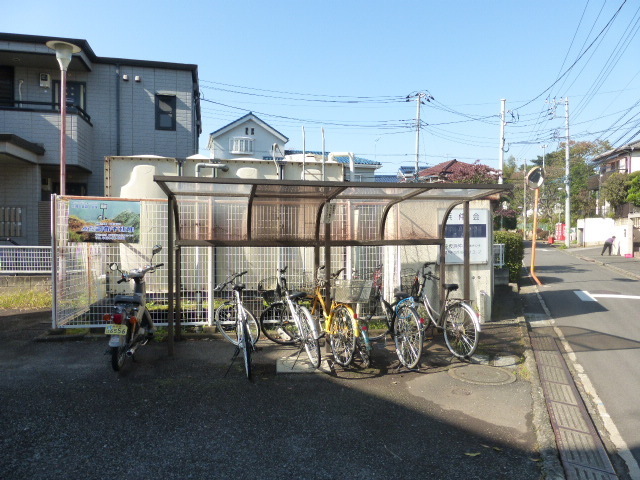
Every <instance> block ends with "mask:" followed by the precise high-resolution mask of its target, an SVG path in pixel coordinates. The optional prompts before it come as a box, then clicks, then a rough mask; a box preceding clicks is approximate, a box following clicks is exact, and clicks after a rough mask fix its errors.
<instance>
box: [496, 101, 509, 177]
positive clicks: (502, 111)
mask: <svg viewBox="0 0 640 480" xmlns="http://www.w3.org/2000/svg"><path fill="white" fill-rule="evenodd" d="M500 104H501V107H500V157H499V159H498V170H499V171H500V176H499V177H498V183H502V169H503V168H504V126H505V125H506V122H505V121H504V116H505V113H506V110H505V108H506V104H507V100H506V99H505V98H503V99H502V100H500Z"/></svg>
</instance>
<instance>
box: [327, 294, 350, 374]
mask: <svg viewBox="0 0 640 480" xmlns="http://www.w3.org/2000/svg"><path fill="white" fill-rule="evenodd" d="M329 342H330V344H331V352H332V353H333V359H334V360H335V361H336V363H337V364H338V365H342V366H343V367H346V366H348V365H349V364H350V363H351V360H352V359H353V352H354V351H355V349H356V332H355V328H354V319H353V316H352V315H351V312H350V311H349V310H348V309H347V308H346V307H338V308H336V309H335V311H334V312H333V318H332V321H331V331H330V332H329Z"/></svg>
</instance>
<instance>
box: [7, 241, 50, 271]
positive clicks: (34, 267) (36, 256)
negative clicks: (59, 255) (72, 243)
mask: <svg viewBox="0 0 640 480" xmlns="http://www.w3.org/2000/svg"><path fill="white" fill-rule="evenodd" d="M51 259H52V256H51V247H24V246H0V275H23V274H24V275H28V274H51Z"/></svg>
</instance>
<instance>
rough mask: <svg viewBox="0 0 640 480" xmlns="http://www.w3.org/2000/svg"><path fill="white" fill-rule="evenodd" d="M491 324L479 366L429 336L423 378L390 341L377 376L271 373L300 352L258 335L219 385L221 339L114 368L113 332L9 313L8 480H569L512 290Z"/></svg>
mask: <svg viewBox="0 0 640 480" xmlns="http://www.w3.org/2000/svg"><path fill="white" fill-rule="evenodd" d="M495 314H496V319H497V320H496V321H494V322H490V323H486V324H485V325H484V327H483V332H482V337H481V344H480V347H479V350H478V355H477V356H476V357H474V360H473V362H469V363H461V362H459V361H456V360H454V359H453V358H452V357H451V356H450V355H449V354H447V352H446V349H445V347H444V345H443V341H442V337H441V336H436V338H434V339H433V340H430V341H429V342H427V344H426V350H425V353H424V354H423V361H422V363H421V365H420V368H419V369H417V370H415V371H407V370H405V369H403V368H401V367H400V366H399V364H398V361H397V358H396V357H395V352H394V351H393V349H392V348H391V345H390V344H389V342H387V344H386V345H385V344H383V343H380V344H377V345H376V347H375V350H374V355H373V362H374V363H373V365H372V367H370V368H366V369H364V368H358V367H354V368H351V369H342V368H339V367H336V366H332V365H331V362H330V361H329V362H326V363H325V370H324V371H317V372H315V373H293V372H294V371H298V370H299V369H297V368H296V369H294V370H293V371H290V372H287V369H286V368H284V369H283V368H277V366H278V365H279V366H280V367H282V366H283V365H287V364H291V363H292V362H291V358H294V357H295V354H296V351H295V350H294V349H292V348H287V347H281V346H277V345H275V344H272V343H270V342H269V341H267V340H261V341H260V342H259V343H258V346H259V347H260V350H259V351H258V352H257V354H256V355H254V360H255V368H256V372H257V374H256V375H255V377H256V378H255V380H254V381H253V382H249V381H247V380H246V379H245V378H244V375H243V369H242V366H241V364H240V362H239V361H236V362H235V364H233V365H232V366H231V368H230V370H229V372H228V373H227V374H226V376H225V372H226V370H227V369H228V367H229V362H230V359H231V357H232V353H233V347H232V346H231V345H229V344H227V343H225V342H224V340H222V339H220V338H215V337H214V338H210V337H205V336H193V337H188V338H187V339H186V340H184V341H181V342H177V343H176V348H175V354H174V355H173V356H168V349H167V346H166V344H164V343H152V344H149V345H147V346H145V347H143V348H141V349H140V350H139V351H138V353H137V354H136V362H135V363H130V364H128V365H126V368H125V369H124V371H123V372H122V373H115V372H113V371H112V370H111V368H110V365H109V357H108V356H106V355H104V352H105V351H106V349H107V340H106V338H105V337H104V336H102V335H75V336H72V337H71V338H73V339H75V341H68V340H67V341H61V337H60V336H52V335H48V334H47V331H48V328H49V326H50V321H51V315H50V312H29V313H19V312H6V311H5V312H3V313H0V370H1V371H2V372H3V373H2V376H1V377H0V402H1V404H2V408H1V409H0V432H2V433H1V437H0V438H1V442H0V446H1V447H2V456H1V457H0V478H2V479H4V480H9V479H24V478H29V479H58V478H60V479H62V478H64V479H68V478H83V479H101V478H127V479H138V478H140V479H143V478H145V479H146V478H152V477H155V478H163V479H164V478H166V479H173V478H175V479H183V478H203V479H204V478H225V479H226V478H233V477H238V478H249V477H253V478H258V479H271V478H273V479H281V478H299V479H335V478H351V479H360V478H362V479H377V478H380V479H396V478H397V479H406V478H413V477H416V476H419V477H420V478H437V479H447V478H452V479H453V478H455V479H459V478H466V479H488V478H491V479H514V478H518V479H538V478H545V476H546V478H562V469H561V468H560V467H559V463H558V456H557V451H556V450H555V441H554V439H553V433H552V432H551V430H550V428H549V421H548V417H546V409H545V407H544V401H543V399H542V397H541V389H540V386H539V383H538V380H537V372H536V366H535V362H533V357H532V355H531V350H530V348H529V343H528V336H527V330H526V324H525V323H524V319H523V317H522V311H521V302H520V297H519V295H518V293H517V291H516V289H515V288H503V290H501V291H500V292H499V293H498V295H497V297H496V307H495ZM65 338H68V336H65ZM323 352H324V350H323ZM292 355H293V356H294V357H292ZM287 357H289V359H290V360H289V362H288V363H287V362H283V359H284V358H287ZM327 357H328V358H330V357H329V356H327ZM302 370H304V369H302Z"/></svg>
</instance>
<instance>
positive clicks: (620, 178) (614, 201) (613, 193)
mask: <svg viewBox="0 0 640 480" xmlns="http://www.w3.org/2000/svg"><path fill="white" fill-rule="evenodd" d="M600 192H601V193H602V197H603V198H604V199H605V200H606V201H607V202H609V205H611V209H612V210H613V211H614V212H615V211H617V210H618V208H620V207H621V206H622V205H624V204H625V203H627V195H628V194H629V175H627V174H626V173H619V172H615V173H612V174H611V175H610V176H609V178H607V179H606V180H605V182H604V183H603V184H602V186H601V187H600Z"/></svg>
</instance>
